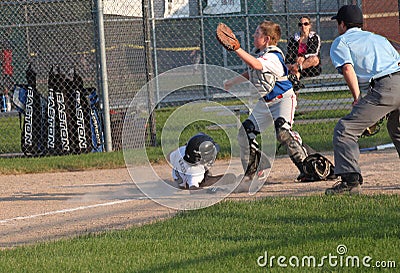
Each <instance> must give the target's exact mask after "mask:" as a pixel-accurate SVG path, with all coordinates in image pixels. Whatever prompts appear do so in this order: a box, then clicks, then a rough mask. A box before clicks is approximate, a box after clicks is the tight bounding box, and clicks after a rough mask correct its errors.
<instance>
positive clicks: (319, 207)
mask: <svg viewBox="0 0 400 273" xmlns="http://www.w3.org/2000/svg"><path fill="white" fill-rule="evenodd" d="M399 208H400V199H399V198H398V196H396V195H393V196H391V195H386V196H383V195H377V196H339V197H326V196H312V197H285V198H265V199H261V200H257V201H242V202H237V201H236V202H234V201H225V202H221V203H219V204H217V205H214V206H212V207H208V208H205V209H201V210H196V211H187V212H181V213H178V215H177V216H175V217H173V218H171V219H169V220H165V221H159V222H156V223H153V224H151V225H144V226H141V227H134V228H131V229H129V230H125V231H114V232H107V233H100V234H91V235H87V236H83V237H79V238H75V239H68V240H61V241H58V242H50V243H42V244H38V245H34V246H25V247H19V248H16V249H11V250H5V251H2V252H1V254H0V271H1V272H43V273H44V272H265V271H272V272H378V271H379V272H381V271H383V272H393V270H394V268H391V269H387V270H376V268H375V269H374V268H366V267H363V266H362V265H361V266H360V268H353V267H345V266H342V267H340V266H336V267H331V266H330V265H329V262H328V260H325V262H324V266H323V267H308V266H306V267H300V268H299V267H297V268H293V267H291V266H289V267H287V268H281V267H279V266H278V264H277V260H276V258H275V260H274V262H273V267H272V268H270V266H269V265H268V266H266V267H259V266H258V265H257V259H258V257H260V256H264V255H265V252H268V257H269V258H271V256H276V257H278V256H285V257H287V259H289V257H292V256H296V257H298V258H300V259H301V258H302V257H304V256H314V257H315V258H316V259H317V261H318V262H317V263H319V262H320V261H321V260H320V259H321V258H322V257H323V256H328V255H331V256H338V257H344V258H346V257H348V256H352V257H354V256H358V257H359V258H360V259H362V258H363V257H364V256H370V257H371V258H372V261H371V264H372V263H375V261H378V260H379V261H395V262H396V266H397V267H398V266H400V264H399V263H400V258H399V257H400V241H399V237H400V210H399ZM338 245H345V246H346V247H347V253H346V254H344V255H339V254H338V253H337V247H338ZM333 261H334V260H333ZM337 261H340V260H339V258H338V259H337ZM286 263H288V260H286ZM344 265H345V264H344ZM392 266H393V264H392Z"/></svg>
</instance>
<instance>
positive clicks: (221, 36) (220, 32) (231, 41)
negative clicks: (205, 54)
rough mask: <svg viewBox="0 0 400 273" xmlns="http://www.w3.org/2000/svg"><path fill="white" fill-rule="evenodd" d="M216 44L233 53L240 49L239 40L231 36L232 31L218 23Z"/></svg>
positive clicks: (233, 35)
mask: <svg viewBox="0 0 400 273" xmlns="http://www.w3.org/2000/svg"><path fill="white" fill-rule="evenodd" d="M216 36H217V40H218V42H220V43H221V45H223V47H225V49H226V50H229V51H235V50H238V49H239V48H240V43H239V40H238V39H237V38H236V36H235V34H233V31H232V29H230V27H228V26H227V25H225V24H224V23H219V24H218V27H217V31H216Z"/></svg>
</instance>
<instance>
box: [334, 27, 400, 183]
mask: <svg viewBox="0 0 400 273" xmlns="http://www.w3.org/2000/svg"><path fill="white" fill-rule="evenodd" d="M366 41H368V42H366ZM330 55H331V59H332V63H333V65H334V66H335V67H336V68H337V69H338V70H339V72H340V73H341V68H342V66H343V65H345V64H351V65H353V67H354V70H355V73H356V75H357V79H358V82H359V85H360V86H365V84H366V83H370V89H369V91H368V93H367V95H365V96H364V97H363V98H361V99H360V100H359V101H358V103H357V104H356V105H354V107H353V109H352V111H351V113H350V114H348V115H347V116H345V117H344V118H342V119H341V120H340V121H339V122H338V124H337V125H336V127H335V131H334V136H333V144H334V158H335V174H337V175H341V174H346V173H359V174H361V170H360V167H359V165H358V159H359V156H360V150H359V147H358V138H359V137H360V135H361V134H362V133H363V131H364V130H365V129H366V128H367V127H369V126H372V125H373V124H375V123H376V122H377V121H379V120H380V119H381V118H382V117H384V116H385V115H386V114H388V113H390V116H389V118H388V122H387V128H388V132H389V135H390V137H391V138H392V141H393V143H394V145H395V147H396V149H397V152H398V153H399V156H400V118H399V110H400V67H399V63H400V55H399V53H398V52H397V51H396V50H395V49H394V48H393V46H392V45H391V44H390V43H389V41H388V40H387V39H386V38H384V37H382V36H380V35H376V34H373V33H371V32H368V31H363V30H361V29H360V28H350V29H348V30H347V31H346V32H345V33H344V34H342V35H341V36H339V37H338V38H336V39H335V40H334V42H333V43H332V47H331V52H330Z"/></svg>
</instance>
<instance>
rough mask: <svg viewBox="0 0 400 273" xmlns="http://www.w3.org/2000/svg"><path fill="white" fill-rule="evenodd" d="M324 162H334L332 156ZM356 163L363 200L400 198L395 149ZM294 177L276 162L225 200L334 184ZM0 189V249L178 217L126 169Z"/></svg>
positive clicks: (13, 182)
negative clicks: (250, 189)
mask: <svg viewBox="0 0 400 273" xmlns="http://www.w3.org/2000/svg"><path fill="white" fill-rule="evenodd" d="M328 157H329V158H330V159H332V155H331V154H330V155H329V154H328ZM360 160H361V168H362V171H363V176H364V181H365V183H364V185H363V193H364V194H399V193H400V182H399V181H400V168H399V163H400V160H399V158H398V155H397V153H396V151H395V150H394V149H390V150H385V151H379V152H369V153H364V154H361V158H360ZM223 164H225V163H224V162H217V165H223ZM154 168H155V170H156V171H157V173H159V174H160V176H162V177H169V173H170V168H169V166H166V165H156V166H154ZM296 176H297V170H295V168H294V166H293V165H292V163H291V161H290V159H289V158H288V157H279V158H276V159H275V161H274V164H273V167H272V170H271V173H270V176H269V178H268V181H267V182H266V184H265V185H264V186H263V188H262V189H261V190H260V191H259V192H258V193H257V194H256V195H253V196H249V195H248V194H246V193H240V194H231V195H229V197H227V198H230V199H235V198H238V199H242V198H244V199H246V198H260V197H267V196H304V195H311V194H316V195H322V194H323V193H324V190H325V188H327V187H329V186H331V184H332V182H329V183H328V182H314V183H301V184H300V183H294V178H295V177H296ZM0 183H1V191H0V202H1V210H0V247H1V248H5V247H13V246H19V245H24V244H32V243H36V242H41V241H48V240H57V239H60V238H66V237H71V236H77V235H81V234H88V233H92V232H99V231H105V230H112V229H123V228H128V227H131V226H133V225H140V224H144V223H149V222H152V221H155V220H159V219H163V218H168V217H171V216H173V215H174V214H175V213H176V210H174V209H170V208H167V207H164V206H161V205H159V204H157V203H155V202H153V201H152V200H150V199H149V198H147V197H146V196H145V195H144V194H143V193H142V192H141V191H140V190H139V189H138V188H137V187H136V186H135V184H134V183H132V180H131V178H130V176H129V174H128V171H127V170H126V169H113V170H98V171H83V172H68V173H49V174H28V175H7V176H5V175H4V176H3V175H0Z"/></svg>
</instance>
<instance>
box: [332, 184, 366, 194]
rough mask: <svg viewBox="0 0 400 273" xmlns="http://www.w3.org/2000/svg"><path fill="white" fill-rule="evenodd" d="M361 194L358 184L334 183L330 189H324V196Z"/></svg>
mask: <svg viewBox="0 0 400 273" xmlns="http://www.w3.org/2000/svg"><path fill="white" fill-rule="evenodd" d="M345 193H349V194H361V185H360V183H359V182H354V183H349V182H344V181H338V182H336V183H335V184H334V185H333V186H332V188H329V189H326V190H325V194H326V195H335V194H345Z"/></svg>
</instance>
